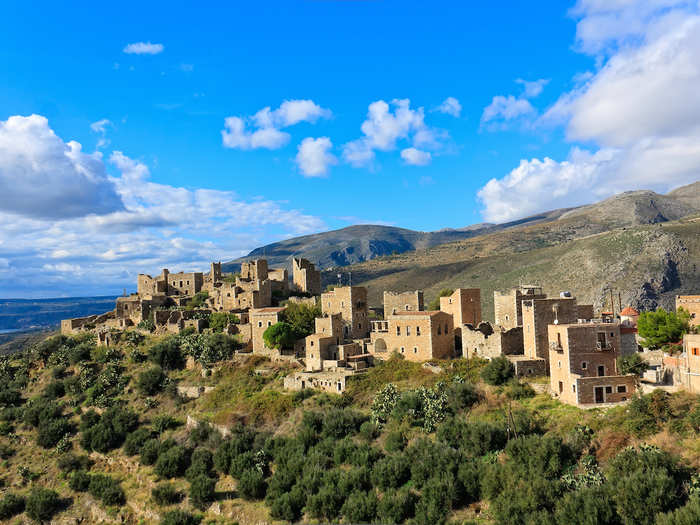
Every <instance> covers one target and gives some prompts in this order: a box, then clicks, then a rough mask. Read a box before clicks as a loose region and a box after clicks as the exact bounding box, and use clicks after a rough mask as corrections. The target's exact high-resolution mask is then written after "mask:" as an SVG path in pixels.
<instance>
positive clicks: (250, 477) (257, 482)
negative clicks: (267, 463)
mask: <svg viewBox="0 0 700 525" xmlns="http://www.w3.org/2000/svg"><path fill="white" fill-rule="evenodd" d="M266 488H267V485H266V484H265V477H264V476H263V475H262V472H260V471H259V470H258V469H255V468H253V469H248V470H246V471H245V472H243V474H241V477H240V479H239V480H238V492H239V494H240V495H241V497H242V498H243V499H248V500H253V499H262V498H264V497H265V489H266Z"/></svg>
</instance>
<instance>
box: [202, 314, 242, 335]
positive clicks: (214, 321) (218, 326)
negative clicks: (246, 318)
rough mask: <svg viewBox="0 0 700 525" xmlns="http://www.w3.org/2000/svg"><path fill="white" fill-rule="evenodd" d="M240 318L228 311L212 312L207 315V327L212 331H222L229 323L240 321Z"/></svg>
mask: <svg viewBox="0 0 700 525" xmlns="http://www.w3.org/2000/svg"><path fill="white" fill-rule="evenodd" d="M240 322H241V320H240V318H239V317H238V316H237V315H235V314H231V313H228V312H213V313H212V314H211V315H210V316H209V328H211V331H212V332H214V333H219V332H223V331H224V329H225V328H226V327H227V326H228V325H229V324H238V323H240Z"/></svg>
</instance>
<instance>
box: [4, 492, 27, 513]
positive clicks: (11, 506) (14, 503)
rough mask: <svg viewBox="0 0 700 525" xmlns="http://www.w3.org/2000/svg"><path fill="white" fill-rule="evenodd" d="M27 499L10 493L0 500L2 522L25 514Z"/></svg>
mask: <svg viewBox="0 0 700 525" xmlns="http://www.w3.org/2000/svg"><path fill="white" fill-rule="evenodd" d="M25 503H26V501H25V499H24V497H22V496H17V495H16V494H12V493H11V492H8V493H6V494H5V496H4V497H3V498H2V499H0V520H9V519H10V518H13V517H15V516H17V514H21V513H22V512H24V506H25Z"/></svg>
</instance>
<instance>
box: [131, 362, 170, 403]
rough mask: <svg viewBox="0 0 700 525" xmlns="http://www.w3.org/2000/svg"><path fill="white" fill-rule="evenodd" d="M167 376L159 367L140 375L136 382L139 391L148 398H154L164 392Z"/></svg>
mask: <svg viewBox="0 0 700 525" xmlns="http://www.w3.org/2000/svg"><path fill="white" fill-rule="evenodd" d="M165 379H166V375H165V373H164V372H163V369H162V368H161V367H159V366H154V367H151V368H149V369H148V370H145V371H143V372H141V373H140V374H139V378H138V380H137V382H136V385H137V386H138V388H139V390H140V391H141V392H142V393H143V394H146V395H147V396H152V395H155V394H157V393H158V392H160V391H161V390H163V384H164V383H165Z"/></svg>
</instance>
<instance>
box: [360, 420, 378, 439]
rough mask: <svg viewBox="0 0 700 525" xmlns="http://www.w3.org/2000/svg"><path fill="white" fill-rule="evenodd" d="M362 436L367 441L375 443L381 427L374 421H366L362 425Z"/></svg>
mask: <svg viewBox="0 0 700 525" xmlns="http://www.w3.org/2000/svg"><path fill="white" fill-rule="evenodd" d="M360 435H361V436H362V437H363V438H365V439H366V440H367V441H374V440H375V439H376V438H377V437H378V436H379V425H377V424H376V423H375V422H373V421H365V422H364V423H362V425H360Z"/></svg>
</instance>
